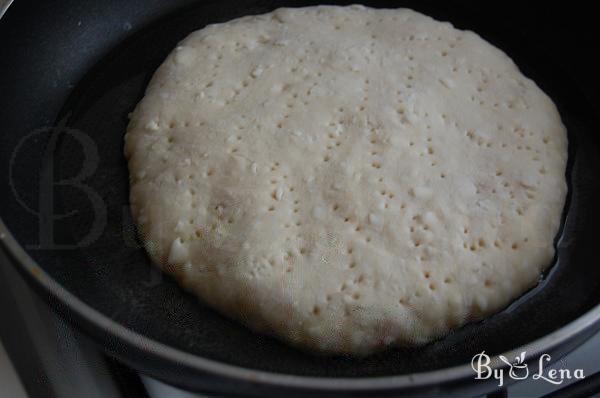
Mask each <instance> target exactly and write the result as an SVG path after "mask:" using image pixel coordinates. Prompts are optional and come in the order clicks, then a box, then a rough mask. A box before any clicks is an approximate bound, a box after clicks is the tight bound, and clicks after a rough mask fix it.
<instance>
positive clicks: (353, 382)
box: [0, 217, 600, 392]
mask: <svg viewBox="0 0 600 398" xmlns="http://www.w3.org/2000/svg"><path fill="white" fill-rule="evenodd" d="M0 248H2V249H3V251H4V252H5V253H6V254H7V255H8V257H9V260H10V259H12V260H13V261H11V262H13V263H16V264H18V267H17V268H20V270H21V271H22V274H25V276H27V279H28V280H29V281H30V282H33V283H35V284H37V285H38V286H39V287H41V288H42V289H43V290H44V292H46V293H48V294H49V295H50V296H51V297H52V298H54V299H56V300H57V301H59V302H60V303H61V304H62V305H64V306H65V308H67V309H68V311H69V312H72V313H74V314H75V315H76V316H77V317H78V318H79V319H82V320H84V321H85V322H87V323H88V324H90V325H94V326H95V327H98V328H99V329H100V330H101V331H102V332H103V333H105V334H106V335H107V336H108V337H110V338H114V339H115V341H118V342H120V343H123V344H124V345H125V346H128V347H133V348H134V349H135V350H137V351H138V352H144V353H146V354H147V355H152V356H155V357H157V358H160V359H162V360H166V361H168V362H171V363H176V364H179V365H183V366H184V367H187V368H189V369H194V370H199V371H202V372H206V373H207V374H209V375H214V376H220V377H225V378H228V379H232V380H240V381H245V382H249V383H258V384H262V385H270V386H273V387H280V388H294V389H300V390H305V391H308V390H321V391H330V392H332V391H337V392H352V391H355V392H360V391H363V392H364V391H373V390H379V391H383V390H399V389H413V388H424V387H430V386H433V385H436V386H441V385H444V384H447V383H455V382H458V381H461V380H468V379H473V378H474V375H475V374H474V371H473V369H472V367H471V364H463V365H457V366H453V367H449V368H442V369H436V370H432V371H427V372H419V373H409V374H402V375H393V376H376V377H361V378H348V377H316V376H301V375H291V374H283V373H274V372H269V371H264V370H258V369H250V368H244V367H241V366H237V365H231V364H227V363H223V362H220V361H216V360H212V359H208V358H203V357H201V356H198V355H194V354H192V353H189V352H185V351H182V350H179V349H177V348H174V347H171V346H168V345H166V344H164V343H161V342H159V341H156V340H154V339H152V338H150V337H147V336H144V335H142V334H140V333H138V332H136V331H133V330H131V329H129V328H127V327H125V326H123V325H121V324H120V323H118V322H115V321H114V320H112V319H110V318H109V317H107V316H106V315H104V314H102V313H101V312H100V311H98V310H96V309H95V308H93V307H91V306H90V305H88V304H86V303H84V302H83V301H82V300H81V299H79V298H78V297H77V296H75V295H74V294H72V293H71V292H69V291H68V290H67V289H65V288H64V287H63V286H62V285H61V284H59V283H58V282H57V281H56V280H54V279H53V278H52V277H51V276H50V275H49V274H48V273H46V272H45V271H44V270H43V269H42V268H41V267H40V266H39V265H37V263H36V262H35V261H34V260H33V258H32V257H31V256H29V254H28V253H27V252H26V251H25V250H24V249H23V248H22V247H21V245H20V244H19V243H18V242H17V240H16V239H15V238H14V236H13V235H12V234H11V232H10V230H9V229H8V227H7V226H6V224H5V223H4V221H3V220H2V218H1V217H0ZM598 328H600V303H599V304H597V305H596V306H594V307H593V308H591V309H590V310H588V311H587V312H586V313H584V314H583V315H581V316H579V317H578V318H576V319H574V320H573V321H571V322H570V323H568V324H566V325H564V326H562V327H561V328H559V329H557V330H555V331H553V332H551V333H550V334H547V335H545V336H543V337H541V338H539V339H537V340H534V341H532V342H530V343H528V344H525V345H522V346H520V347H517V348H514V349H512V350H510V351H508V352H505V353H502V354H498V355H494V356H492V362H491V364H490V367H491V368H492V369H502V368H506V367H507V365H505V364H504V363H503V362H502V361H500V360H498V357H499V355H504V356H505V357H508V358H512V357H516V356H518V355H519V353H521V352H522V351H527V355H528V357H527V362H531V361H534V360H536V359H537V358H539V357H540V356H541V355H542V354H544V353H548V352H551V351H553V350H554V349H555V348H556V347H557V346H559V345H563V344H565V343H567V342H569V341H572V340H573V339H574V338H575V337H576V336H578V335H580V334H584V333H586V332H589V333H591V332H593V331H594V330H597V329H598Z"/></svg>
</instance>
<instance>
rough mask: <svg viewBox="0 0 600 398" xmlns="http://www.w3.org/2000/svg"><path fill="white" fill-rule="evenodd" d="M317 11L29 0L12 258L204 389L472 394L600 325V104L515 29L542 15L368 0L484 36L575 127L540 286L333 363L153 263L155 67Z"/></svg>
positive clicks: (2, 186)
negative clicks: (133, 176) (217, 308)
mask: <svg viewBox="0 0 600 398" xmlns="http://www.w3.org/2000/svg"><path fill="white" fill-rule="evenodd" d="M316 3H317V2H312V1H306V2H302V1H247V2H243V4H240V2H235V1H228V0H227V1H226V0H221V1H194V0H171V1H158V0H147V1H141V0H106V1H103V2H97V1H95V0H62V1H46V2H36V1H33V0H31V1H30V0H16V1H15V2H14V4H13V5H12V6H11V7H10V8H9V9H8V11H7V13H6V15H5V16H4V18H3V19H2V20H0V38H1V40H2V44H1V45H0V126H1V128H0V193H1V195H0V217H1V219H2V221H1V222H0V240H1V241H2V242H3V244H4V245H3V248H4V249H5V250H6V251H7V253H8V254H9V255H10V257H11V258H12V260H13V262H14V265H15V266H17V267H18V268H19V269H20V270H21V271H23V274H24V275H26V276H27V278H28V280H30V281H31V282H32V285H33V286H34V287H35V288H36V289H37V290H38V291H39V292H40V293H42V294H43V295H44V296H45V297H47V298H48V299H49V300H50V301H51V303H52V304H53V305H54V307H55V308H57V309H58V310H59V311H60V312H61V313H62V314H63V315H64V316H65V317H66V318H67V319H69V320H70V321H72V322H73V323H74V324H75V325H77V326H79V327H80V328H81V329H83V330H84V331H86V332H87V333H89V334H90V335H92V336H93V337H94V338H95V339H96V341H97V342H98V343H99V344H101V345H102V346H103V347H104V348H105V350H106V351H108V352H109V353H112V354H113V355H115V356H116V357H118V358H120V359H121V360H122V361H124V362H125V363H127V364H128V365H130V366H132V367H134V368H136V369H139V370H141V371H143V372H146V373H148V374H150V375H153V376H155V377H158V378H161V379H163V380H166V381H169V382H171V383H174V384H177V385H181V386H184V387H187V388H192V389H208V390H213V391H220V392H243V393H245V394H264V393H270V394H277V393H281V392H282V391H286V392H288V393H303V392H304V393H306V392H308V391H312V392H317V391H318V392H330V393H339V394H344V393H346V392H354V393H371V394H377V395H380V394H383V393H398V392H405V393H406V392H413V393H417V392H419V393H428V394H435V393H437V392H444V393H448V392H456V391H461V394H466V393H475V392H482V391H486V390H490V389H492V388H493V387H494V384H493V383H488V384H486V383H483V382H474V381H473V380H472V379H473V373H472V371H471V369H470V366H469V361H470V359H471V357H472V356H473V355H474V354H475V353H479V352H481V351H483V350H485V351H486V352H487V353H490V354H498V353H502V352H507V351H510V350H516V349H517V348H518V347H522V348H521V349H519V350H518V351H519V352H520V351H521V350H527V352H528V358H529V359H530V360H532V359H535V358H536V357H537V356H539V355H540V354H541V353H543V352H547V353H549V354H551V355H553V357H554V359H557V358H558V357H559V356H560V355H561V354H564V353H565V352H567V351H569V350H571V349H573V348H574V347H575V346H577V345H578V344H580V343H581V342H582V341H584V340H585V338H587V337H588V336H589V335H591V334H592V333H593V332H594V331H595V330H597V329H598V326H600V323H599V319H600V307H598V303H599V302H600V267H599V266H598V264H597V262H596V261H594V259H595V258H596V250H597V248H598V247H599V245H598V238H597V225H599V222H600V207H599V206H598V205H597V204H598V203H600V182H599V181H598V176H600V158H599V157H598V153H599V151H598V149H599V143H598V137H597V134H596V133H595V129H594V127H595V126H597V125H598V124H597V123H596V124H594V122H595V120H594V119H593V118H594V111H595V109H594V108H593V107H592V105H591V104H590V102H589V101H588V100H587V99H586V97H585V95H584V94H582V93H581V92H580V91H579V90H578V89H577V88H576V87H577V84H576V80H577V79H579V78H581V76H577V75H575V76H573V75H569V73H566V72H565V71H564V70H562V69H559V68H558V67H557V66H556V62H554V61H553V59H552V56H551V54H550V53H549V52H548V51H547V49H548V43H538V42H536V43H532V40H528V38H527V37H525V36H524V35H523V32H526V31H527V30H526V29H521V30H520V28H523V26H520V25H519V24H520V23H521V22H519V21H523V20H525V21H529V23H531V24H533V26H530V27H529V29H530V30H529V31H530V32H531V31H535V30H536V29H538V30H539V29H544V26H545V27H546V28H547V29H548V31H550V30H552V29H556V27H554V26H552V27H548V26H547V25H544V23H543V21H544V13H541V14H540V15H539V16H538V17H539V18H537V19H535V18H534V19H531V17H532V15H533V14H532V15H529V16H528V17H527V18H525V17H524V19H522V20H520V19H518V17H517V16H516V14H512V13H511V12H512V11H511V9H510V7H508V10H505V9H504V8H502V7H500V6H498V7H497V9H495V10H491V11H490V12H486V11H484V10H482V9H481V8H473V7H471V6H466V5H461V4H453V5H445V6H442V5H441V4H435V3H430V2H424V3H423V2H414V3H413V2H391V1H372V2H363V3H364V4H367V5H372V6H378V7H381V6H385V7H399V6H408V7H411V8H414V9H416V10H419V11H422V12H425V13H427V14H429V15H431V16H433V17H435V18H437V19H441V20H449V21H451V22H453V23H454V24H455V25H457V26H458V27H459V28H468V29H472V30H475V31H477V32H478V33H480V34H482V35H483V36H484V37H485V38H486V39H488V40H489V41H491V42H492V43H493V44H495V45H497V46H499V47H501V48H502V49H504V50H505V51H507V52H508V54H509V55H510V56H511V57H512V58H513V59H514V60H515V61H516V62H517V64H518V65H519V66H520V67H521V68H522V70H523V71H524V72H525V73H526V74H527V75H528V76H530V77H532V78H534V79H535V80H536V82H538V84H539V85H540V86H541V87H542V89H544V90H545V91H546V92H547V93H549V95H550V96H551V97H552V98H553V99H554V100H555V102H556V103H557V104H558V106H559V110H560V112H561V115H562V117H563V120H564V122H565V124H566V125H567V128H568V130H569V140H570V141H569V142H570V144H569V167H568V173H567V174H568V175H567V177H568V180H569V185H570V193H569V201H568V204H567V207H566V209H565V214H564V220H565V221H564V228H563V230H562V231H561V236H559V237H557V247H558V251H557V257H556V259H555V264H554V265H553V266H552V268H551V269H550V271H549V272H548V273H547V275H545V277H544V279H543V281H542V282H541V283H540V285H539V286H538V287H536V288H535V289H533V290H532V291H530V292H528V293H527V294H525V295H524V296H523V297H522V298H520V299H519V300H517V302H515V303H513V304H512V305H510V307H508V308H507V309H505V310H504V311H502V312H501V313H499V314H496V315H494V316H492V317H491V318H489V319H487V320H485V321H483V322H478V323H475V324H470V325H467V326H465V327H463V328H461V329H460V330H458V331H456V332H454V333H453V334H451V335H450V336H448V337H447V338H445V339H442V340H440V341H437V342H434V343H432V344H429V345H427V346H425V347H422V348H418V349H394V350H389V351H387V352H384V353H380V354H377V355H373V356H370V357H367V358H362V359H355V358H349V357H333V358H332V357H321V356H315V355H311V354H308V353H304V352H300V351H298V350H296V349H293V348H290V347H288V346H287V345H285V344H282V343H280V342H278V341H276V340H274V339H272V338H270V337H267V336H263V335H258V334H254V333H251V332H249V331H248V330H247V329H245V328H244V327H242V326H240V325H238V324H237V323H235V322H232V321H230V320H228V319H226V318H224V317H222V316H220V315H218V314H216V313H215V312H213V311H212V310H210V309H208V308H206V307H205V306H203V305H202V304H200V303H199V302H198V301H197V300H196V299H195V298H194V297H192V296H190V295H188V294H186V293H184V292H182V290H180V289H179V288H178V286H177V285H176V284H175V282H174V281H173V280H171V279H170V278H168V277H166V276H163V275H162V274H160V273H158V272H157V271H156V270H155V268H153V267H152V266H151V264H150V262H149V260H148V258H147V257H146V255H145V254H144V251H143V250H142V249H141V248H140V247H139V245H138V244H137V241H136V239H135V233H134V229H133V226H132V223H131V219H130V214H129V207H128V174H127V168H126V163H125V160H124V158H123V156H122V148H123V134H124V131H125V127H126V123H127V113H128V112H130V111H131V110H132V109H133V107H134V106H135V104H136V103H137V102H138V101H139V100H140V98H141V96H142V94H143V90H144V87H145V85H146V83H147V82H148V80H149V78H150V77H151V75H152V73H153V72H154V70H155V68H156V67H157V66H158V65H159V64H160V63H161V62H162V61H163V59H164V58H165V57H166V55H167V54H168V53H169V52H170V51H171V50H172V49H173V48H174V47H175V45H176V44H177V42H178V41H179V40H181V39H183V38H184V37H185V36H186V35H187V34H188V33H189V32H191V31H193V30H196V29H199V28H201V27H203V26H205V25H206V24H208V23H212V22H221V21H226V20H229V19H232V18H235V17H238V16H242V15H246V14H257V13H263V12H267V11H270V10H272V9H274V8H276V7H279V6H282V5H287V6H299V5H307V4H316ZM327 3H337V2H327ZM340 3H341V2H340ZM503 4H504V3H503ZM506 7H507V6H506ZM557 7H558V6H557ZM529 11H531V10H529ZM526 15H527V14H526ZM536 24H537V25H536ZM525 28H527V27H525ZM550 28H551V29H550ZM529 39H532V38H529ZM597 79H598V78H597V77H596V82H597ZM0 246H2V245H0ZM507 356H509V357H511V358H512V357H514V354H513V353H510V354H507Z"/></svg>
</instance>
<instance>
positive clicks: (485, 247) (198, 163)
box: [125, 6, 567, 354]
mask: <svg viewBox="0 0 600 398" xmlns="http://www.w3.org/2000/svg"><path fill="white" fill-rule="evenodd" d="M125 151H126V155H127V157H128V159H129V169H130V174H131V206H132V210H133V215H134V218H135V220H136V222H137V225H138V227H139V231H140V234H141V236H142V239H143V240H144V244H145V247H146V249H147V251H148V253H149V254H150V256H151V257H152V259H153V260H154V261H155V262H156V264H158V265H159V266H160V267H161V268H162V269H163V270H165V271H166V272H168V273H170V274H172V275H173V276H174V277H175V278H176V279H177V280H178V281H179V282H180V283H181V284H182V285H183V286H184V287H185V288H186V289H187V290H189V291H190V292H193V293H194V294H196V295H197V296H198V297H200V298H201V299H202V301H203V302H205V303H207V304H208V305H210V306H212V307H213V308H215V309H217V310H218V311H220V312H221V313H223V314H226V315H228V316H230V317H232V318H235V319H238V320H240V321H241V322H243V323H244V324H246V325H248V326H249V327H250V328H252V329H254V330H259V331H264V332H268V333H270V334H273V335H275V336H277V337H279V338H281V339H283V340H285V341H288V342H291V343H292V344H294V345H296V346H299V347H304V348H308V349H312V350H318V351H325V352H346V353H353V354H366V353H370V352H373V351H374V350H377V349H381V348H384V347H386V346H390V345H415V344H422V343H425V342H428V341H431V340H433V339H436V338H439V337H441V336H444V335H445V334H447V333H448V332H449V331H450V330H451V329H454V328H457V327H459V326H461V325H463V324H465V323H466V322H468V321H472V320H478V319H482V318H484V317H486V316H488V315H490V314H492V313H494V312H496V311H498V310H500V309H502V308H503V307H505V306H506V305H507V304H508V303H510V302H511V300H513V299H515V298H516V297H518V296H519V295H521V294H522V293H523V292H525V291H526V290H527V289H529V288H531V287H532V286H534V285H535V284H536V283H537V281H538V279H539V277H540V274H541V272H542V271H543V270H544V269H545V268H546V267H548V266H549V265H550V264H551V262H552V258H553V255H554V247H553V239H554V238H555V235H556V233H557V231H558V228H559V224H560V219H561V211H562V209H563V205H564V202H565V195H566V191H567V186H566V182H565V165H566V160H567V136H566V131H565V128H564V126H563V124H562V123H561V119H560V117H559V114H558V112H557V110H556V108H555V106H554V104H553V102H552V101H551V100H550V99H549V98H548V97H547V96H546V95H545V94H544V93H543V92H542V91H541V90H540V89H539V88H538V87H537V86H536V85H535V83H534V82H533V81H531V80H529V79H528V78H526V77H525V76H523V75H522V74H521V73H520V72H519V70H518V69H517V67H516V66H515V65H514V63H513V62H512V61H511V60H510V59H509V58H508V57H507V56H506V55H505V54H504V53H503V52H501V51H500V50H498V49H497V48H495V47H493V46H492V45H490V44H489V43H487V42H485V41H484V40H482V39H481V38H480V37H479V36H477V35H476V34H474V33H472V32H468V31H461V30H457V29H454V28H453V27H452V26H451V25H450V24H448V23H441V22H437V21H435V20H433V19H431V18H429V17H427V16H424V15H422V14H419V13H416V12H414V11H411V10H407V9H398V10H376V9H370V8H365V7H362V6H351V7H330V6H320V7H310V8H300V9H279V10H276V11H274V12H273V13H271V14H266V15H260V16H250V17H244V18H241V19H237V20H235V21H231V22H228V23H224V24H218V25H210V26H208V27H206V28H204V29H202V30H200V31H197V32H194V33H192V34H191V35H190V36H189V37H187V38H186V39H185V40H183V41H182V42H181V43H180V44H179V46H178V47H177V48H176V49H175V50H174V51H173V53H172V54H171V55H169V57H168V58H167V60H166V61H165V62H164V64H163V65H162V66H161V67H160V68H159V69H158V71H157V72H156V74H155V76H154V78H153V79H152V81H151V83H150V84H149V86H148V89H147V91H146V95H145V97H144V99H143V100H142V101H141V102H140V104H139V105H138V106H137V108H136V109H135V111H134V112H133V114H132V115H131V122H130V125H129V128H128V133H127V135H126V146H125ZM198 327H202V325H198Z"/></svg>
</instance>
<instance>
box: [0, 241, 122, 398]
mask: <svg viewBox="0 0 600 398" xmlns="http://www.w3.org/2000/svg"><path fill="white" fill-rule="evenodd" d="M0 314H2V322H0V339H1V340H2V343H3V344H4V345H5V348H6V351H7V352H8V353H9V355H10V357H11V360H12V362H13V364H14V368H15V369H16V370H17V372H18V373H19V375H20V377H21V380H22V384H23V386H24V387H25V390H26V391H27V392H28V393H29V395H30V396H32V397H35V398H38V397H49V398H63V397H68V398H70V397H83V396H85V397H86V398H112V397H119V396H120V393H119V391H118V388H117V386H116V385H115V383H114V380H113V379H112V377H111V376H110V374H109V370H108V367H107V365H106V362H105V359H104V356H103V355H102V354H101V353H100V352H99V351H98V350H97V349H96V348H95V347H94V346H93V345H92V343H91V342H89V341H88V340H87V338H85V337H83V336H82V335H80V334H79V333H76V332H74V331H73V330H72V329H71V327H69V326H68V325H67V324H66V323H65V322H64V321H63V320H62V319H61V318H59V317H58V316H56V315H55V314H54V313H53V312H52V311H50V309H49V308H48V306H47V305H46V304H45V303H43V302H42V301H41V300H40V299H39V298H38V297H37V295H35V294H34V293H33V292H32V291H31V289H30V288H29V286H27V285H26V284H25V281H24V280H23V279H22V277H21V275H19V274H18V273H17V271H16V270H15V269H14V267H12V266H11V265H10V264H9V263H8V260H7V259H6V257H5V256H4V253H3V252H2V251H1V250H0ZM1 370H3V369H0V371H1ZM7 375H8V373H7ZM6 377H8V376H6ZM2 390H3V389H2V385H1V384H0V398H4V396H3V395H2V394H3V391H2Z"/></svg>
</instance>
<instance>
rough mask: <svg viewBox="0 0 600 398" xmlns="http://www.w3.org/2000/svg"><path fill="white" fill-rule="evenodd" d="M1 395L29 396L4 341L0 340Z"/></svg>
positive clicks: (19, 397) (11, 396) (18, 397)
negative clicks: (3, 343) (9, 356)
mask: <svg viewBox="0 0 600 398" xmlns="http://www.w3.org/2000/svg"><path fill="white" fill-rule="evenodd" d="M0 397H1V398H4V397H6V398H9V397H10V398H27V393H26V392H25V389H24V388H23V384H21V380H20V379H19V376H17V373H16V371H15V368H14V367H13V366H12V363H11V361H10V358H8V354H7V353H6V350H5V349H4V346H3V345H2V342H0Z"/></svg>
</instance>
